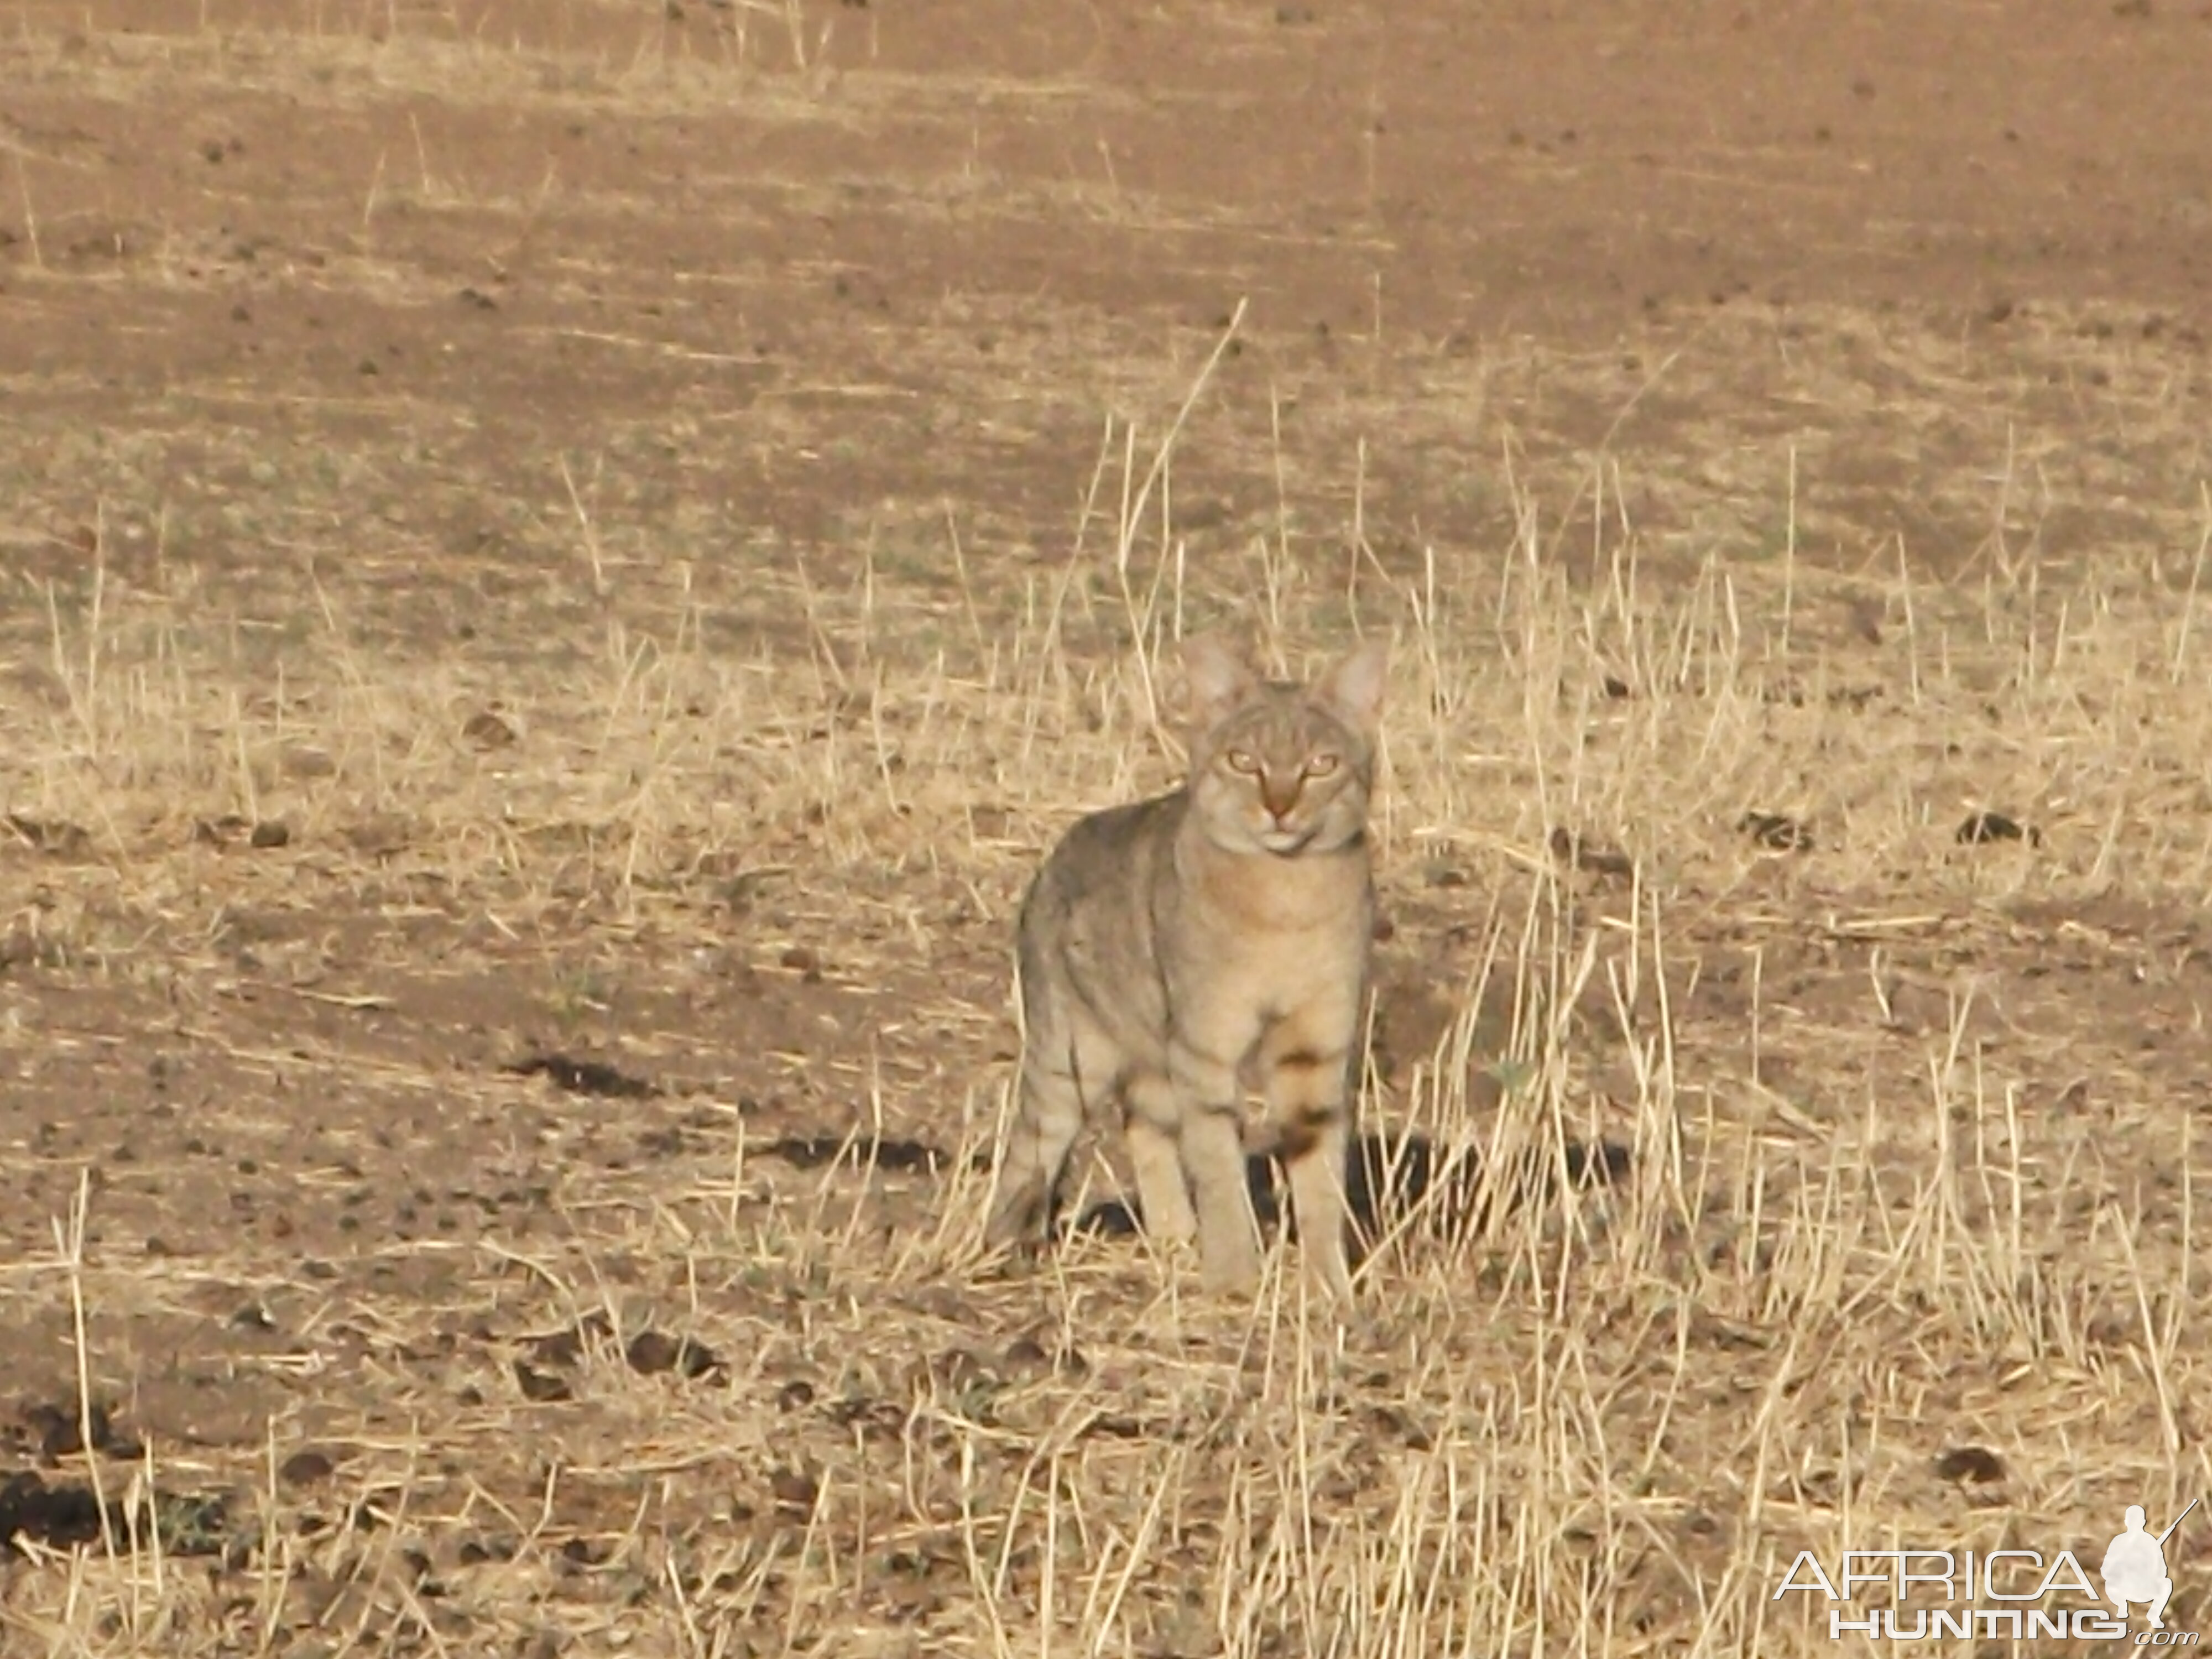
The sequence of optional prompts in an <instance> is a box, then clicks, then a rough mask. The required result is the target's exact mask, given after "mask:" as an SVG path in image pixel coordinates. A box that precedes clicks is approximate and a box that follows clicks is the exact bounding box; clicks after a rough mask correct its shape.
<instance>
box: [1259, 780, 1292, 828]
mask: <svg viewBox="0 0 2212 1659" xmlns="http://www.w3.org/2000/svg"><path fill="white" fill-rule="evenodd" d="M1298 782H1299V781H1298V780H1297V778H1277V777H1275V776H1273V775H1272V774H1269V775H1263V776H1262V777H1261V780H1260V805H1262V806H1264V807H1266V808H1267V816H1268V817H1271V818H1273V819H1274V821H1275V822H1276V823H1278V824H1279V823H1282V821H1283V820H1284V819H1285V818H1287V817H1290V815H1291V808H1292V807H1294V806H1296V805H1297V804H1298Z"/></svg>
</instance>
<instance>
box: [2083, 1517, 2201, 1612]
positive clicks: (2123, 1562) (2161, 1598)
mask: <svg viewBox="0 0 2212 1659" xmlns="http://www.w3.org/2000/svg"><path fill="white" fill-rule="evenodd" d="M2196 1507H2197V1500H2196V1499H2195V1498H2191V1499H2190V1500H2189V1510H2193V1509H2195V1508H2196ZM2189 1510H2182V1512H2181V1513H2180V1514H2179V1515H2177V1516H2174V1517H2173V1526H2172V1527H2168V1528H2166V1530H2165V1531H2164V1532H2162V1533H2160V1534H2159V1535H2158V1536H2157V1537H2155V1538H2154V1537H2152V1536H2151V1535H2150V1534H2149V1532H2148V1530H2147V1529H2146V1528H2144V1525H2143V1508H2142V1504H2130V1505H2128V1514H2127V1523H2128V1529H2127V1530H2126V1531H2125V1532H2124V1533H2121V1534H2118V1536H2117V1537H2115V1538H2114V1539H2113V1540H2112V1543H2111V1544H2110V1545H2109V1546H2108V1547H2106V1551H2105V1562H2104V1565H2102V1566H2100V1568H2098V1569H2097V1576H2098V1577H2100V1578H2102V1579H2103V1580H2104V1581H2105V1596H2106V1600H2108V1601H2111V1602H2112V1606H2113V1607H2116V1608H2118V1610H2119V1615H2120V1618H2121V1619H2122V1620H2125V1619H2126V1618H2127V1616H2128V1604H2129V1603H2130V1601H2141V1602H2142V1603H2144V1604H2145V1607H2144V1613H2145V1616H2146V1617H2147V1618H2148V1620H2150V1627H2151V1628H2152V1629H2153V1630H2164V1629H2165V1628H2166V1598H2167V1597H2168V1596H2170V1595H2172V1594H2173V1580H2172V1579H2171V1578H2169V1577H2166V1540H2167V1539H2169V1538H2171V1537H2172V1536H2173V1530H2174V1527H2179V1525H2180V1524H2181V1523H2182V1522H2184V1521H2186V1520H2187V1519H2188V1518H2189Z"/></svg>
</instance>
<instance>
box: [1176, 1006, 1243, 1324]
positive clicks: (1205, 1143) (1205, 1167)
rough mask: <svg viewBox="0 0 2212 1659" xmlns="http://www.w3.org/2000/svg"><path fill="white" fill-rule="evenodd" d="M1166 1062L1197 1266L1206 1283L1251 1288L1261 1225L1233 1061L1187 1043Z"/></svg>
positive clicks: (1212, 1287) (1214, 1287) (1213, 1288)
mask: <svg viewBox="0 0 2212 1659" xmlns="http://www.w3.org/2000/svg"><path fill="white" fill-rule="evenodd" d="M1168 1064H1169V1070H1170V1077H1171V1079H1172V1081H1173V1083H1174V1085H1175V1090H1176V1095H1177V1096H1178V1097H1180V1104H1181V1107H1182V1122H1181V1125H1180V1127H1179V1129H1178V1132H1177V1142H1178V1145H1179V1146H1180V1147H1181V1150H1182V1166H1183V1169H1184V1170H1186V1171H1187V1172H1188V1175H1189V1176H1190V1186H1191V1195H1192V1197H1193V1199H1194V1200H1195V1204H1196V1208H1197V1212H1198V1260H1199V1273H1200V1278H1201V1279H1202V1281H1203V1282H1204V1284H1205V1285H1206V1289H1208V1290H1210V1291H1228V1292H1233V1293H1238V1294H1249V1292H1251V1291H1254V1290H1255V1289H1257V1288H1258V1286H1259V1283H1260V1226H1259V1222H1258V1219H1257V1218H1255V1216H1254V1215H1253V1213H1252V1193H1251V1188H1249V1186H1247V1185H1246V1183H1245V1178H1244V1137H1243V1110H1242V1106H1243V1102H1242V1099H1241V1097H1240V1091H1239V1089H1238V1086H1237V1066H1236V1062H1235V1061H1233V1060H1220V1059H1218V1058H1216V1057H1215V1056H1212V1055H1210V1054H1205V1053H1202V1052H1200V1050H1199V1049H1198V1048H1195V1047H1193V1046H1191V1045H1190V1044H1188V1043H1187V1042H1181V1041H1178V1042H1173V1043H1171V1044H1170V1047H1169V1050H1168Z"/></svg>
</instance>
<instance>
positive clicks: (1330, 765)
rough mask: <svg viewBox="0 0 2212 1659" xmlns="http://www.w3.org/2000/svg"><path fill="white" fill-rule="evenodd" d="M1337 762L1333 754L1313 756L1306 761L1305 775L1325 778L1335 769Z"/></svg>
mask: <svg viewBox="0 0 2212 1659" xmlns="http://www.w3.org/2000/svg"><path fill="white" fill-rule="evenodd" d="M1337 766H1338V761H1337V758H1336V757H1335V756H1334V755H1316V756H1313V757H1311V758H1310V759H1309V760H1308V761H1307V762H1306V768H1305V770H1306V775H1307V776H1308V777H1310V778H1325V777H1327V776H1328V775H1329V774H1330V773H1332V772H1334V771H1335V770H1336V769H1337Z"/></svg>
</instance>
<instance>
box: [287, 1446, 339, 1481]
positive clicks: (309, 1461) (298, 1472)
mask: <svg viewBox="0 0 2212 1659" xmlns="http://www.w3.org/2000/svg"><path fill="white" fill-rule="evenodd" d="M333 1474H337V1463H336V1462H334V1461H332V1459H331V1455H330V1454H329V1453H328V1452H325V1451H318V1450H316V1449H314V1448H313V1447H312V1446H310V1447H308V1448H307V1449H305V1450H303V1451H295V1452H294V1453H293V1454H292V1455H290V1456H289V1457H288V1458H286V1459H285V1460H284V1461H283V1462H282V1463H281V1464H279V1465H277V1468H276V1480H277V1483H278V1484H279V1485H280V1486H285V1487H287V1488H297V1487H301V1486H320V1485H321V1484H322V1483H323V1482H324V1481H325V1480H329V1479H330V1478H331V1476H332V1475H333Z"/></svg>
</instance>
